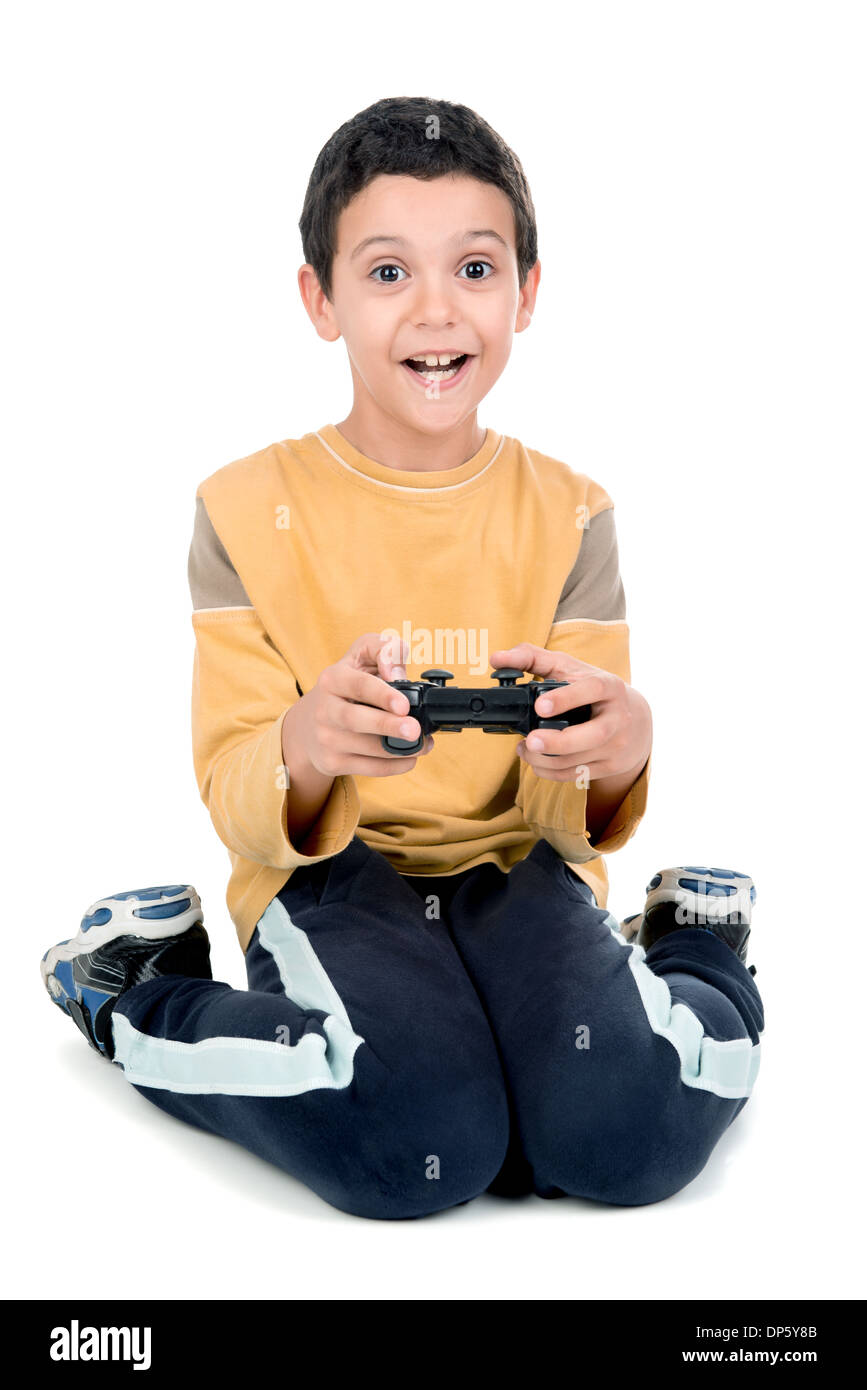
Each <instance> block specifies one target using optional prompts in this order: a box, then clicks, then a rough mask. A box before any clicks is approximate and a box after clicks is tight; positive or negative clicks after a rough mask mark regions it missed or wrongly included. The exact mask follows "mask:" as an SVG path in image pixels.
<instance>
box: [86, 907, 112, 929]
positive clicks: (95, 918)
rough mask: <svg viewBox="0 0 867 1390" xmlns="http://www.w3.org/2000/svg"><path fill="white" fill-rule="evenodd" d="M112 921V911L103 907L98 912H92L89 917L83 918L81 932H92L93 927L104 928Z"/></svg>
mask: <svg viewBox="0 0 867 1390" xmlns="http://www.w3.org/2000/svg"><path fill="white" fill-rule="evenodd" d="M110 921H111V909H110V908H108V907H101V908H100V909H99V911H98V912H92V913H91V914H90V916H89V917H82V919H81V926H80V927H79V931H90V928H91V927H104V926H105V924H106V922H110Z"/></svg>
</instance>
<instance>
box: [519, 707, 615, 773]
mask: <svg viewBox="0 0 867 1390" xmlns="http://www.w3.org/2000/svg"><path fill="white" fill-rule="evenodd" d="M614 733H615V727H614V721H613V720H612V719H611V717H610V716H607V715H604V714H597V715H596V716H595V717H594V718H592V719H588V720H587V722H586V723H585V724H571V725H570V726H569V728H568V729H533V731H532V733H529V734H528V735H527V737H526V739H525V740H524V743H525V746H526V749H527V752H528V753H530V754H533V753H535V754H542V753H544V754H547V755H549V756H553V757H565V758H572V759H574V760H575V762H587V761H588V760H589V759H591V758H600V757H602V756H604V755H605V747H606V745H607V744H608V743H609V742H610V740H611V738H612V737H613V735H614Z"/></svg>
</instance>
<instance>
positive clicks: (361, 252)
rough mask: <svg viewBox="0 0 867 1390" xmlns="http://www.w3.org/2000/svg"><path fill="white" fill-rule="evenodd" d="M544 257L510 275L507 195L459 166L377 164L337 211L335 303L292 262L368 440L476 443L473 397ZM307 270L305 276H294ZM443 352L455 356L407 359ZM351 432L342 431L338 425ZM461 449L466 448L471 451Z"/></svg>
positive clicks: (503, 355) (532, 293)
mask: <svg viewBox="0 0 867 1390" xmlns="http://www.w3.org/2000/svg"><path fill="white" fill-rule="evenodd" d="M539 273H540V265H539V262H538V261H537V263H536V265H535V266H534V267H533V269H532V270H531V271H530V273H529V275H528V277H527V281H526V283H525V285H524V288H523V289H521V288H519V285H518V265H517V259H516V254H515V229H514V217H513V213H512V205H511V203H510V202H509V199H508V198H507V197H506V195H505V194H504V193H503V192H501V190H500V189H499V188H496V187H494V186H493V185H492V184H486V183H481V182H480V181H479V180H477V179H474V178H470V177H468V176H466V175H460V176H449V177H444V178H437V179H432V180H428V181H425V180H423V179H416V178H411V177H407V176H398V175H391V174H382V175H380V176H379V177H378V178H376V179H374V180H373V181H372V182H371V183H370V184H368V185H367V187H366V188H364V189H363V190H362V192H361V193H359V194H358V195H357V196H356V197H355V198H354V199H353V200H352V202H351V203H350V204H349V205H348V207H346V208H345V209H344V211H343V212H342V214H341V216H340V218H339V220H338V226H337V248H336V251H335V255H334V262H333V268H332V295H333V302H332V303H329V301H328V300H327V299H326V298H325V296H324V295H323V294H322V291H321V289H320V288H319V284H318V281H317V280H316V277H315V274H314V273H313V271H312V267H309V266H304V267H302V269H301V271H299V285H300V286H301V291H302V295H303V297H304V301H305V305H306V307H307V310H308V313H309V314H310V317H311V319H312V320H313V322H314V324H315V326H316V329H317V332H318V333H319V334H320V336H321V337H323V338H326V339H328V340H329V341H333V340H334V339H336V338H339V337H343V339H344V341H345V343H346V349H347V352H348V354H349V362H350V369H351V371H352V379H353V386H354V401H353V409H352V411H351V412H350V416H349V417H348V420H347V422H346V424H347V425H349V424H350V422H351V426H352V428H354V429H355V432H356V434H364V435H365V437H367V438H369V439H371V440H376V439H379V440H383V439H388V438H391V439H393V440H395V441H400V442H402V443H403V444H404V445H407V444H410V445H411V444H412V442H413V441H414V440H415V442H417V443H419V444H421V443H422V442H423V441H422V438H421V437H422V436H423V437H424V440H425V441H426V442H427V443H431V442H434V443H435V442H437V441H439V442H442V441H444V440H450V441H451V442H452V444H453V446H454V447H455V448H456V449H457V451H458V452H460V450H461V448H462V447H466V448H469V450H470V453H472V452H474V451H475V449H477V448H478V447H479V439H478V435H479V433H480V432H479V429H478V426H477V424H476V408H477V406H478V404H479V402H480V401H481V400H483V399H484V397H485V396H486V395H487V393H488V392H489V391H490V389H491V387H492V386H493V385H494V382H495V381H496V380H497V378H498V377H499V376H500V374H501V372H502V371H503V369H504V367H505V366H506V363H507V362H508V360H509V354H510V352H511V349H512V339H513V335H514V334H515V333H516V332H521V331H522V330H523V329H524V328H526V327H527V325H528V324H529V322H530V317H531V314H532V310H533V306H534V303H535V298H536V288H537V285H538V280H539ZM302 277H303V278H302ZM434 355H435V356H436V357H437V358H439V357H440V355H443V356H448V357H452V356H455V355H457V356H458V357H459V358H460V359H464V360H458V361H456V362H455V363H454V365H448V364H445V363H444V364H440V363H439V362H437V364H436V365H434V364H433V363H427V364H422V363H421V362H417V363H416V366H417V367H419V368H420V369H421V370H420V371H419V370H414V369H413V368H412V367H411V366H409V365H408V364H407V359H408V358H410V357H414V358H419V357H425V356H434ZM345 432H347V433H348V431H345ZM467 456H468V457H469V455H467Z"/></svg>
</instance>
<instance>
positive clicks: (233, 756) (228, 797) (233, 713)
mask: <svg viewBox="0 0 867 1390" xmlns="http://www.w3.org/2000/svg"><path fill="white" fill-rule="evenodd" d="M189 579H190V592H191V595H192V600H193V609H194V611H193V630H194V632H195V638H196V652H195V659H194V669H193V699H192V732H193V760H194V764H195V770H196V780H197V782H198V786H199V791H200V794H201V797H202V800H203V801H204V803H205V805H206V806H207V807H208V811H209V813H210V816H211V820H212V822H213V825H214V828H215V830H216V831H217V834H218V835H219V837H220V839H221V840H222V841H223V843H224V844H225V845H226V847H227V848H228V849H229V850H230V851H231V852H232V853H234V854H238V855H242V856H243V857H245V858H247V859H251V860H254V861H255V862H257V863H260V864H268V865H271V866H272V867H274V868H280V869H284V868H295V867H296V866H297V865H299V864H305V863H311V862H313V861H315V860H317V859H322V858H325V857H326V856H328V855H333V854H339V853H340V852H341V851H342V850H343V849H345V848H346V846H347V845H348V844H349V842H350V840H351V839H352V836H353V835H354V833H355V831H356V828H357V826H358V821H359V817H360V803H359V798H358V792H357V790H356V786H355V780H354V778H353V777H351V776H340V777H335V778H333V779H328V778H325V777H324V776H323V775H322V774H320V773H318V772H316V770H315V769H313V768H311V767H310V766H309V764H308V762H307V760H306V759H305V757H304V754H303V750H302V749H300V748H299V747H298V746H297V740H293V738H292V727H293V721H292V719H291V717H290V718H287V717H288V716H291V712H292V711H293V710H294V709H296V708H297V706H298V705H299V704H300V702H301V699H302V694H301V690H300V689H299V686H298V682H297V680H296V678H295V675H294V673H293V672H292V670H291V669H290V668H289V666H288V664H287V662H286V661H285V659H284V658H283V656H282V655H281V653H280V652H278V651H277V649H276V647H275V646H274V644H273V642H272V641H271V640H270V638H269V636H268V633H267V632H266V631H265V629H264V627H263V625H262V622H261V620H260V619H259V616H258V614H257V613H256V610H255V609H254V608H253V606H252V604H251V602H250V599H249V598H248V596H247V593H246V592H245V590H244V587H243V584H242V583H241V580H240V578H239V576H238V575H237V573H236V572H235V570H234V568H233V566H232V563H231V560H230V559H229V556H228V554H227V553H226V551H225V548H224V547H223V545H222V543H221V542H220V540H219V537H218V536H217V534H216V532H215V531H214V528H213V526H212V525H211V522H210V519H209V517H208V514H207V511H206V510H205V506H204V503H203V502H202V500H201V498H199V499H198V500H197V503H196V522H195V529H194V533H193V541H192V545H191V548H190V563H189ZM284 729H286V731H287V737H286V740H285V742H284ZM287 755H288V756H287ZM302 843H303V847H304V852H303V853H302V850H301V845H302Z"/></svg>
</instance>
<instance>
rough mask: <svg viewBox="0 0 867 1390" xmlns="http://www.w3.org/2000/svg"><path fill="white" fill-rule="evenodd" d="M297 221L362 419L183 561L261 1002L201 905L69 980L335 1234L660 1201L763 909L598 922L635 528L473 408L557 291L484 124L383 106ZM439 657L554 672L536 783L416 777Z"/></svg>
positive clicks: (436, 770) (701, 1119)
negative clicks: (539, 307)
mask: <svg viewBox="0 0 867 1390" xmlns="http://www.w3.org/2000/svg"><path fill="white" fill-rule="evenodd" d="M300 226H301V232H302V241H303V247H304V254H305V257H306V262H307V263H306V264H305V265H304V266H303V267H302V268H301V270H300V271H299V287H300V290H301V294H302V297H303V300H304V304H305V307H306V309H307V312H308V314H309V316H310V319H311V321H312V322H313V324H314V326H315V328H316V331H317V332H318V334H319V335H320V337H322V338H324V339H326V340H328V341H333V340H335V339H337V338H339V337H343V338H344V339H345V341H346V346H347V351H348V354H349V363H350V371H351V374H352V381H353V405H352V409H351V410H350V412H349V415H348V416H347V417H346V419H345V420H343V421H342V422H341V424H340V425H339V426H335V425H333V424H329V425H326V426H324V427H323V428H321V429H320V430H318V431H316V432H313V433H309V434H305V435H303V436H302V437H301V438H299V439H289V440H285V441H283V442H281V443H279V444H273V445H271V446H270V447H268V448H265V449H262V450H260V451H259V452H257V453H255V454H253V455H251V456H249V457H247V458H244V459H240V460H238V461H236V462H235V463H231V464H229V465H228V466H226V467H224V468H221V469H219V470H218V471H217V472H216V473H214V474H213V475H212V476H211V477H210V478H208V479H207V480H206V481H205V482H204V483H203V484H202V485H201V487H200V488H199V490H198V494H197V502H196V520H195V529H194V536H193V542H192V547H191V551H190V587H191V592H192V598H193V607H194V615H193V626H194V630H195V636H196V659H195V671H194V688H193V744H194V759H195V768H196V775H197V779H198V783H199V788H200V791H201V795H202V798H203V800H204V801H205V803H206V805H207V806H208V809H209V812H210V815H211V818H212V820H213V823H214V826H215V828H216V830H217V833H218V835H219V836H220V838H221V839H222V840H223V842H224V844H225V845H226V846H227V848H228V850H229V855H230V860H231V879H230V883H229V888H228V894H227V901H228V906H229V910H230V913H231V916H232V918H233V920H234V922H235V926H236V928H237V931H238V936H239V940H240V943H241V946H242V948H244V949H245V952H246V956H245V959H246V966H247V974H248V980H249V990H248V991H240V990H233V989H231V988H230V987H229V986H228V985H227V984H223V983H220V982H217V981H214V980H213V979H212V978H211V968H210V962H209V958H208V938H207V935H206V933H205V930H204V927H203V925H202V912H201V906H200V903H199V899H198V897H197V895H196V893H195V890H194V889H192V888H190V887H184V886H183V885H173V886H166V887H164V888H154V889H150V890H142V891H138V892H135V893H129V894H117V895H115V896H114V897H113V898H109V899H104V900H102V901H101V902H98V903H96V904H94V906H93V907H92V908H91V909H90V910H89V912H88V914H87V915H86V917H85V919H84V921H83V923H82V928H81V931H80V932H79V934H78V936H77V937H76V938H74V939H73V940H72V941H69V942H66V943H61V944H60V945H59V946H57V947H55V948H53V950H51V951H49V952H47V953H46V956H45V958H44V960H43V966H42V969H43V975H44V978H45V981H46V985H47V987H48V989H49V992H50V993H51V996H52V998H53V999H54V1001H55V1002H56V1003H58V1004H59V1005H60V1007H62V1008H63V1009H64V1010H65V1011H66V1012H68V1013H70V1014H71V1015H72V1016H73V1018H74V1019H75V1021H76V1023H77V1024H78V1026H79V1027H80V1028H81V1029H82V1031H83V1032H84V1033H85V1035H86V1036H87V1037H88V1040H89V1041H90V1042H91V1044H92V1046H94V1047H95V1048H96V1049H97V1050H98V1051H99V1052H101V1053H102V1054H103V1055H104V1056H106V1057H107V1058H108V1059H109V1060H113V1061H114V1062H116V1063H117V1064H118V1065H120V1066H121V1067H122V1068H123V1070H124V1073H125V1074H126V1076H127V1077H128V1079H129V1080H130V1082H131V1083H132V1084H133V1085H134V1086H135V1087H136V1089H137V1090H139V1091H140V1092H141V1094H142V1095H144V1096H146V1097H147V1098H148V1099H149V1100H150V1101H152V1102H153V1103H154V1104H155V1105H157V1106H159V1107H160V1108H161V1109H163V1110H166V1111H168V1112H169V1113H170V1114H173V1115H176V1116H179V1117H181V1118H183V1119H185V1120H187V1121H189V1122H190V1123H191V1124H194V1125H197V1126H199V1127H200V1128H203V1129H207V1130H210V1131H211V1132H213V1133H216V1134H221V1135H224V1136H226V1137H227V1138H231V1139H234V1140H236V1141H237V1142H238V1143H240V1144H243V1145H244V1146H245V1147H246V1148H248V1149H250V1150H252V1151H253V1152H254V1153H257V1154H259V1155H260V1156H262V1157H264V1158H266V1159H268V1160H270V1161H271V1162H273V1163H276V1164H278V1165H279V1166H280V1167H282V1168H283V1169H285V1170H286V1171H287V1172H288V1173H291V1174H292V1175H294V1176H295V1177H297V1178H299V1179H300V1180H301V1181H302V1182H304V1183H306V1184H307V1185H308V1186H309V1187H311V1188H312V1189H313V1190H314V1191H315V1192H317V1193H318V1194H319V1195H320V1196H321V1197H323V1198H324V1199H325V1200H326V1201H327V1202H329V1203H331V1204H332V1205H334V1206H336V1207H338V1208H340V1209H341V1210H343V1211H346V1212H350V1213H353V1214H355V1215H360V1216H367V1217H379V1218H393V1217H410V1216H420V1215H425V1214H427V1213H430V1212H434V1211H437V1210H441V1209H443V1208H445V1207H449V1206H453V1205H456V1204H458V1203H461V1202H465V1201H467V1200H469V1199H470V1198H472V1197H474V1196H476V1195H477V1194H479V1193H481V1192H485V1191H492V1192H498V1193H502V1194H506V1193H509V1194H515V1193H525V1192H536V1193H537V1194H538V1195H539V1196H542V1197H555V1196H565V1195H577V1196H582V1197H589V1198H593V1199H595V1200H598V1201H603V1202H609V1203H615V1204H620V1205H638V1204H642V1203H647V1202H655V1201H658V1200H660V1199H662V1198H664V1197H667V1196H669V1195H671V1194H672V1193H674V1192H677V1191H678V1190H680V1189H681V1188H682V1187H683V1186H684V1185H685V1184H686V1183H688V1182H690V1181H691V1179H692V1178H694V1177H695V1176H696V1174H697V1173H699V1172H700V1171H701V1169H702V1168H703V1167H704V1165H705V1163H706V1162H707V1159H708V1157H709V1155H710V1152H711V1150H712V1149H713V1146H714V1144H715V1143H716V1141H717V1140H718V1139H719V1137H720V1135H721V1134H722V1133H723V1131H724V1130H725V1129H726V1127H727V1126H728V1125H729V1124H730V1123H731V1121H732V1120H733V1119H734V1117H735V1116H736V1115H737V1114H738V1113H739V1111H740V1110H741V1109H742V1108H743V1106H744V1105H745V1104H746V1100H747V1098H748V1096H749V1094H750V1091H751V1089H752V1085H753V1082H754V1079H755V1075H756V1071H757V1068H758V1059H759V1035H760V1033H761V1031H762V1029H763V1027H764V1018H763V1011H762V1005H761V1000H760V997H759V993H758V990H757V988H756V985H755V982H754V980H753V978H752V974H751V971H750V970H748V969H747V966H746V964H745V955H746V942H747V937H748V935H749V920H750V907H751V900H752V898H753V896H754V892H753V889H752V885H751V882H750V879H749V878H748V877H747V876H746V875H743V874H738V873H735V872H733V871H731V870H718V869H715V868H707V867H706V866H685V867H682V868H679V869H672V870H667V871H665V873H663V874H658V875H656V876H655V878H654V879H653V880H652V881H651V884H650V887H649V896H648V899H647V903H646V905H645V911H644V913H643V914H636V915H635V916H634V917H632V918H628V919H627V921H626V922H625V923H624V924H623V929H622V930H621V928H620V927H619V926H618V923H617V922H616V921H615V920H614V919H613V918H612V917H611V916H610V915H609V914H608V912H607V911H606V903H607V876H606V870H605V866H604V860H603V858H602V855H603V854H604V853H610V852H612V851H614V850H617V849H619V848H620V846H621V845H623V844H624V843H625V842H626V841H627V840H628V839H629V838H630V837H631V836H632V834H633V833H634V832H635V829H636V827H637V825H638V822H639V821H640V819H641V818H642V816H643V814H644V810H645V805H646V796H647V780H648V774H649V763H650V750H651V717H650V710H649V708H648V705H647V702H646V700H645V699H644V697H643V696H642V695H641V694H640V693H639V692H638V691H637V690H635V689H634V688H633V687H632V686H631V685H630V684H629V683H628V682H629V675H630V671H629V655H628V627H627V624H626V620H625V598H624V591H623V586H622V583H621V580H620V575H619V564H618V553H617V543H616V537H615V530H614V522H613V503H612V501H611V498H610V497H609V496H608V494H607V493H606V492H605V491H604V489H603V488H602V487H601V486H599V484H597V483H596V482H594V481H593V480H592V479H590V478H588V477H587V476H586V475H585V474H583V473H576V472H574V471H573V470H572V469H571V468H570V467H569V466H568V465H567V464H565V463H561V462H559V461H557V460H556V459H552V458H548V457H546V456H545V455H543V454H540V453H538V452H537V451H535V450H532V449H528V448H525V447H524V446H523V445H522V444H521V443H520V442H519V441H518V440H515V439H510V438H505V437H502V436H501V435H499V434H498V433H497V432H496V431H495V430H493V429H490V428H488V429H484V428H482V427H481V426H480V425H479V424H478V423H477V415H476V412H477V407H478V404H479V402H480V401H481V400H482V399H483V398H484V397H485V395H486V394H487V392H488V391H489V390H490V388H491V387H492V385H493V384H494V382H495V381H496V380H497V378H498V377H499V376H500V374H501V372H502V371H503V369H504V367H505V365H506V362H507V359H508V356H509V351H510V347H511V340H512V334H513V333H514V332H521V331H523V329H525V328H526V327H527V326H528V324H529V322H530V318H531V314H532V311H533V307H534V304H535V298H536V292H537V289H538V284H539V275H540V266H539V262H538V257H537V246H536V229H535V218H534V211H533V204H532V200H531V197H530V192H529V189H528V187H527V184H526V181H525V178H524V174H523V171H522V169H521V165H520V163H519V161H518V160H517V158H516V157H515V156H514V154H513V153H512V151H511V150H509V149H508V147H507V146H506V145H505V144H504V143H503V141H502V140H501V139H500V138H499V137H498V136H497V135H496V133H495V132H494V131H493V130H492V129H491V128H490V127H489V126H488V125H487V124H486V123H485V122H484V121H483V120H481V118H480V117H478V116H477V115H476V114H475V113H474V112H473V111H471V110H469V109H468V108H466V107H463V106H455V105H452V104H450V103H448V102H445V101H432V100H428V99H426V98H395V99H391V100H383V101H379V102H377V103H375V105H373V106H372V107H370V108H369V109H367V110H365V111H362V112H361V113H359V114H358V115H357V116H355V117H354V118H353V119H352V120H350V121H348V122H347V123H346V124H345V125H343V126H341V127H340V129H339V130H337V131H336V133H335V134H334V135H333V136H332V138H331V139H330V140H329V141H328V143H327V144H326V146H325V147H324V149H323V150H322V152H321V153H320V155H319V157H318V159H317V161H316V164H315V167H314V170H313V173H312V176H311V179H310V183H309V187H308V190H307V195H306V199H305V204H304V209H303V213H302V217H301V223H300ZM442 665H446V666H447V667H448V668H449V671H450V672H451V673H452V674H453V675H454V677H455V686H456V687H468V686H473V685H475V686H479V685H480V683H489V682H490V673H491V671H492V670H494V671H497V670H500V671H502V668H506V667H511V668H517V671H518V672H520V673H529V674H530V677H531V678H538V679H545V678H548V677H551V678H553V679H556V680H559V681H562V682H564V683H565V684H564V685H563V686H562V687H561V688H558V689H556V690H554V691H553V692H551V693H550V695H549V697H548V701H547V705H543V702H542V700H541V699H540V700H539V701H538V704H537V706H536V713H537V714H538V715H539V717H540V719H542V718H545V717H547V718H549V719H552V720H554V721H557V720H558V719H560V720H561V727H554V726H552V727H547V728H544V729H540V730H538V731H537V732H536V733H534V734H531V735H530V736H529V737H527V738H526V739H524V740H521V741H520V742H519V743H518V745H517V758H516V757H515V752H516V748H515V743H514V741H513V739H512V738H503V737H499V738H498V737H494V736H492V735H490V734H488V733H486V732H483V731H482V730H479V729H467V730H464V731H462V732H460V733H458V732H440V733H438V734H437V735H436V737H435V738H432V737H431V736H427V737H426V739H425V741H424V744H423V746H422V747H421V748H420V750H419V752H418V753H402V754H393V753H389V752H388V751H386V749H385V748H384V747H383V745H382V739H383V737H384V736H386V735H388V736H390V737H392V738H396V739H403V740H407V741H416V740H418V738H419V737H420V726H419V722H418V720H417V719H415V718H413V717H412V716H411V715H410V704H409V701H408V699H407V696H406V695H405V694H404V693H402V692H401V691H400V690H399V689H395V688H394V687H393V686H392V685H391V684H390V682H392V681H395V680H401V679H406V678H407V671H408V667H410V666H411V667H412V678H413V679H418V678H419V676H420V675H421V672H422V671H423V670H424V669H425V668H428V667H431V666H437V667H439V666H442ZM521 679H522V681H523V675H522V676H521ZM582 705H589V706H591V714H592V717H591V718H590V719H589V721H588V722H585V723H583V724H577V725H566V726H562V715H563V713H564V712H565V711H569V710H572V709H577V708H578V707H579V706H582ZM713 909H716V910H715V911H714V910H713Z"/></svg>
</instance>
